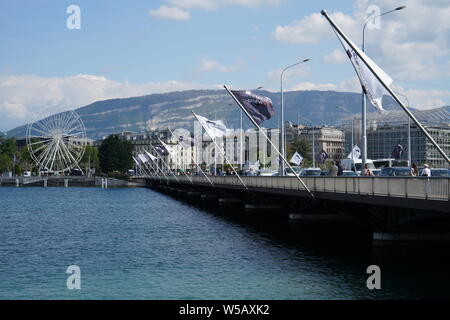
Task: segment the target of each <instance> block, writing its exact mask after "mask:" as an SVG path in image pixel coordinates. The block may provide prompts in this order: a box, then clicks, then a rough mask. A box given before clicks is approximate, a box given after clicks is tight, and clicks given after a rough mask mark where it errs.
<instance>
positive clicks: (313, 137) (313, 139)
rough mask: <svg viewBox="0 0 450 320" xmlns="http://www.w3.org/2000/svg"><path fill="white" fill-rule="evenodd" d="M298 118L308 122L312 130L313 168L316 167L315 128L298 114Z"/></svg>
mask: <svg viewBox="0 0 450 320" xmlns="http://www.w3.org/2000/svg"><path fill="white" fill-rule="evenodd" d="M297 116H298V117H300V118H302V119H304V120H306V121H308V122H310V123H311V128H312V157H313V168H315V167H316V143H315V135H316V134H315V127H314V123H313V122H312V121H311V120H309V119H308V118H305V117H304V116H301V115H300V114H298V115H297Z"/></svg>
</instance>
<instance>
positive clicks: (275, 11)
mask: <svg viewBox="0 0 450 320" xmlns="http://www.w3.org/2000/svg"><path fill="white" fill-rule="evenodd" d="M447 2H448V1H440V0H435V1H425V0H406V1H388V0H379V1H370V2H369V1H366V0H347V1H339V2H338V1H324V0H317V1H299V0H297V1H294V0H229V1H225V0H184V1H181V0H163V1H148V0H147V1H141V0H138V1H128V2H126V1H119V0H90V1H86V0H72V1H62V0H58V1H56V0H53V1H31V0H30V1H23V0H18V1H13V2H2V3H1V4H0V27H1V30H2V31H1V32H0V43H1V44H2V48H1V50H0V130H7V129H11V128H12V127H14V126H16V125H18V124H22V123H24V122H26V121H28V120H29V119H30V118H32V117H33V116H34V115H35V114H37V113H39V112H40V111H41V110H42V109H43V108H46V107H52V108H56V109H67V108H70V109H71V108H76V107H80V106H83V105H85V104H88V103H91V102H94V101H96V100H99V99H107V98H114V97H127V96H133V95H141V94H147V93H154V92H167V91H172V90H183V89H191V88H210V87H211V88H213V87H216V86H219V85H221V84H229V85H232V86H234V87H239V88H254V87H257V86H264V88H266V89H268V90H274V91H275V90H278V89H279V72H280V69H282V68H283V67H285V66H287V65H289V64H291V63H295V62H297V61H298V60H299V59H304V58H311V59H312V61H311V62H308V63H307V64H304V65H301V66H299V67H297V68H295V69H293V70H292V71H291V72H290V74H287V76H286V87H287V88H288V89H299V90H311V89H319V90H338V91H357V90H358V83H357V81H356V79H355V75H354V72H353V69H352V67H351V65H350V63H349V62H348V61H346V60H345V59H343V58H342V49H341V48H340V47H339V43H338V42H337V40H336V38H335V37H334V35H333V34H332V31H331V29H330V28H329V26H328V25H326V24H324V21H323V18H321V17H318V16H317V14H318V13H319V12H320V10H321V9H324V8H326V9H327V11H328V12H329V13H331V14H334V15H335V16H334V17H335V18H336V21H337V22H338V23H340V25H341V26H342V28H343V29H344V31H345V32H347V33H348V35H349V36H350V37H352V39H353V40H354V42H355V43H357V44H358V45H360V42H361V40H360V37H361V31H360V30H361V29H362V25H363V22H364V19H365V18H366V17H367V16H368V13H367V9H368V7H369V6H370V5H377V6H378V7H379V8H380V10H381V11H386V10H389V9H392V8H394V7H396V6H398V5H403V4H406V5H407V8H406V9H405V10H402V11H399V12H395V13H393V14H390V15H389V16H386V18H385V19H383V20H381V27H380V29H376V30H368V32H367V34H366V35H367V51H368V54H369V56H371V57H372V58H373V59H374V60H375V61H376V62H377V63H378V64H379V65H380V66H381V67H382V68H384V70H385V71H386V72H388V73H389V74H390V76H391V77H392V78H394V80H396V82H395V85H396V86H397V87H396V89H397V90H399V91H402V92H403V93H406V94H407V95H408V97H409V98H410V100H412V104H413V105H414V106H417V107H419V108H431V107H438V106H442V105H444V104H450V88H449V87H450V86H449V83H450V82H449V80H450V75H449V72H448V71H447V70H449V67H450V58H449V52H450V50H449V48H450V40H449V39H450V37H449V36H448V35H450V23H449V22H448V21H449V20H450V19H448V17H449V14H450V4H447ZM72 4H75V5H78V6H79V7H80V9H81V29H80V30H69V29H67V27H66V20H67V18H68V16H69V14H67V13H66V8H67V7H68V6H69V5H72ZM437 10H439V12H440V13H439V15H436V14H435V12H436V11H437ZM418 13H420V16H422V18H420V19H417V14H418ZM413 17H414V18H413ZM421 19H422V20H421ZM418 20H419V21H418ZM424 21H425V23H426V25H428V26H429V28H427V29H430V30H431V29H432V31H429V30H428V31H426V32H425V31H424V30H422V29H424V28H423V25H424ZM421 25H422V27H421ZM433 25H435V27H434V28H433ZM433 30H434V31H433ZM430 97H431V98H430Z"/></svg>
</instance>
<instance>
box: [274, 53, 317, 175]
mask: <svg viewBox="0 0 450 320" xmlns="http://www.w3.org/2000/svg"><path fill="white" fill-rule="evenodd" d="M310 60H311V59H304V60H302V61H299V62H297V63H294V64H291V65H290V66H287V67H286V68H284V69H283V71H281V81H280V87H281V121H280V122H281V123H280V131H281V132H280V153H281V154H282V155H283V157H285V158H286V133H285V130H284V94H283V75H284V73H285V72H286V71H287V70H288V69H290V68H292V67H295V66H297V65H299V64H302V63H305V62H308V61H310ZM284 168H285V164H284V162H283V161H281V165H280V175H281V176H284V175H285V172H284Z"/></svg>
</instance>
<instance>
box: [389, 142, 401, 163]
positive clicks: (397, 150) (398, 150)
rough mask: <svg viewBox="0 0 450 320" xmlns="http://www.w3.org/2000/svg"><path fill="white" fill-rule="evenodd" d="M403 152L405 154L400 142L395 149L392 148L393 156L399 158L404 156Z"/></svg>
mask: <svg viewBox="0 0 450 320" xmlns="http://www.w3.org/2000/svg"><path fill="white" fill-rule="evenodd" d="M402 154H403V147H402V146H401V145H400V144H398V145H396V146H395V148H394V150H392V153H391V157H392V158H394V159H396V160H397V159H400V158H401V157H402Z"/></svg>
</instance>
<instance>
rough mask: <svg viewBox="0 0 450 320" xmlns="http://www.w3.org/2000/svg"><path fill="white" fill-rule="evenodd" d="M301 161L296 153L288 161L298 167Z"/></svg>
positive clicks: (300, 157)
mask: <svg viewBox="0 0 450 320" xmlns="http://www.w3.org/2000/svg"><path fill="white" fill-rule="evenodd" d="M302 161H303V157H302V156H301V155H300V154H299V153H298V152H295V153H294V155H293V156H292V159H291V161H289V162H291V163H294V164H296V165H298V166H299V165H300V163H302Z"/></svg>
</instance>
